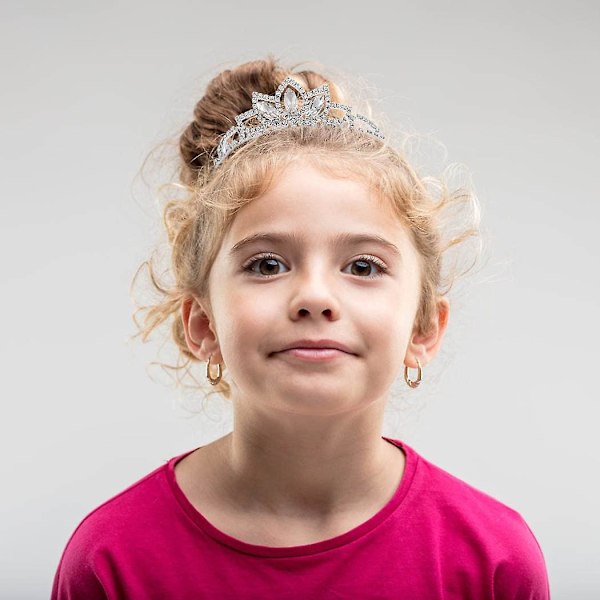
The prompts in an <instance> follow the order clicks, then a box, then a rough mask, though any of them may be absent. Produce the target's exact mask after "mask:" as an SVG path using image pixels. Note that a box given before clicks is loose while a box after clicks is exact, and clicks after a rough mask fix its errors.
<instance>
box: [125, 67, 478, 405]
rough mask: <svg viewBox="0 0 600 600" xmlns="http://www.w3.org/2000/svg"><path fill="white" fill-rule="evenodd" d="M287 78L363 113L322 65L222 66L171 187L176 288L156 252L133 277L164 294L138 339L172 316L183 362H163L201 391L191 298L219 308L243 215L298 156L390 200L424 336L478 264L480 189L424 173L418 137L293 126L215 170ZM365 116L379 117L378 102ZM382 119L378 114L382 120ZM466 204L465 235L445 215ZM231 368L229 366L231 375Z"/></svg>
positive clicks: (167, 223) (167, 219)
mask: <svg viewBox="0 0 600 600" xmlns="http://www.w3.org/2000/svg"><path fill="white" fill-rule="evenodd" d="M287 76H292V77H293V78H294V79H296V80H297V81H298V82H299V83H301V84H302V85H303V86H304V88H305V89H307V90H310V89H314V88H316V87H318V86H320V85H322V84H323V83H328V84H329V89H330V95H331V99H332V100H333V101H334V102H340V103H344V104H350V105H351V106H353V108H354V109H355V110H356V106H357V104H358V99H357V98H351V97H350V96H349V95H348V94H347V93H344V91H343V87H342V86H340V85H337V84H336V83H335V82H334V81H332V80H330V79H328V78H326V77H325V76H323V75H321V74H320V73H318V72H316V71H314V70H295V67H291V68H284V67H283V66H281V65H280V64H279V63H278V61H277V60H276V59H275V58H274V57H272V56H267V57H266V58H264V59H260V60H255V61H250V62H246V63H244V64H241V65H239V66H237V67H236V68H233V69H226V70H223V71H222V72H221V73H219V74H218V75H217V76H216V77H214V78H213V79H212V80H211V81H210V82H209V83H208V85H207V87H206V90H205V93H204V95H203V96H202V98H200V100H199V101H198V102H197V104H196V105H195V107H194V116H193V119H192V121H191V122H190V123H189V124H187V125H186V126H185V128H184V130H183V131H182V132H181V134H180V136H179V140H178V165H177V175H176V179H177V181H175V182H171V183H170V184H169V185H170V186H171V187H174V189H176V190H178V191H179V192H183V193H182V194H181V193H180V194H179V196H177V194H174V195H173V197H171V198H169V199H168V200H167V202H166V204H165V206H164V209H163V222H164V227H165V229H166V233H167V238H168V245H169V249H170V253H171V257H170V275H171V276H172V284H171V285H168V284H167V283H165V282H162V281H161V280H160V279H159V277H158V276H157V273H156V269H155V262H154V261H155V255H154V253H153V254H152V256H151V257H150V258H149V259H148V260H146V261H144V262H143V263H142V265H140V268H138V270H137V272H136V275H135V276H134V280H133V282H132V287H133V285H134V284H135V281H136V279H137V276H138V274H139V272H140V270H141V269H142V268H143V267H147V269H148V272H149V274H150V279H151V282H152V285H153V287H154V290H155V291H156V292H157V293H158V297H157V298H158V299H157V301H156V302H154V303H152V304H147V305H145V306H138V307H137V309H136V311H135V312H134V316H133V319H134V322H135V323H136V325H137V328H138V333H137V334H136V335H135V336H134V337H137V336H140V335H141V336H142V341H144V342H146V341H147V340H148V338H149V336H150V334H151V333H152V331H153V330H155V329H156V328H157V327H159V326H160V325H161V324H163V323H166V322H170V325H171V328H170V331H171V337H172V339H173V340H174V342H175V344H176V346H177V348H178V350H179V355H178V364H176V365H166V364H164V365H162V366H163V367H164V368H168V369H173V370H174V371H175V373H176V374H178V375H180V376H181V377H177V378H176V380H177V382H178V383H182V382H183V379H184V378H185V376H189V377H191V379H192V380H193V381H194V382H195V385H194V386H192V387H194V388H196V387H197V388H201V387H202V386H201V385H200V384H199V383H198V382H197V380H196V378H194V377H193V373H192V369H191V367H192V365H193V364H194V362H198V358H197V357H196V356H195V355H194V354H193V353H192V352H190V350H189V348H188V345H187V342H186V339H185V335H184V329H183V322H182V318H181V308H182V304H183V302H184V300H185V299H186V298H188V297H189V296H190V295H193V296H195V297H201V298H203V299H205V300H206V307H207V312H209V314H212V309H211V306H210V302H209V290H208V276H209V273H210V270H211V266H212V264H213V262H214V260H215V257H216V255H217V253H218V251H219V248H220V246H221V242H222V240H223V238H224V235H225V233H226V232H227V230H228V229H229V227H230V225H231V223H232V221H233V219H234V218H235V215H236V212H237V211H238V210H239V209H240V208H242V207H243V206H245V205H246V204H248V203H249V202H252V201H253V200H254V199H256V198H258V197H259V196H260V195H261V194H263V193H264V192H265V191H266V190H267V189H268V187H269V185H270V183H271V182H272V180H273V178H274V177H276V175H277V174H278V173H280V172H281V171H282V170H283V169H285V167H286V166H287V165H289V164H290V163H292V162H293V161H295V160H298V159H299V158H302V159H304V160H307V161H310V163H311V164H313V165H314V166H316V167H317V168H319V169H321V171H323V172H325V173H327V174H331V175H333V176H344V175H345V176H352V177H353V178H360V179H361V180H362V181H364V182H366V183H367V184H368V185H369V186H371V187H372V188H373V189H375V190H377V192H379V194H378V197H379V198H382V199H385V200H384V201H386V202H388V203H389V205H391V207H392V208H393V213H394V215H395V216H397V218H398V219H400V220H401V222H402V223H403V224H405V225H406V226H407V228H408V230H409V231H410V232H411V236H412V242H413V244H414V247H415V249H416V250H417V254H418V256H419V262H420V268H421V289H420V301H419V308H418V311H417V314H416V317H415V329H416V331H418V332H419V333H426V332H427V331H428V328H429V326H430V325H431V324H432V322H433V321H434V319H435V317H436V315H437V299H438V297H439V296H440V295H446V294H447V293H448V292H449V291H450V289H451V288H452V286H453V284H454V282H455V281H456V280H457V279H458V278H459V277H461V276H462V275H464V274H466V273H467V272H468V271H469V270H470V269H471V268H472V267H473V266H474V265H475V263H476V261H477V257H478V255H479V252H480V242H479V240H480V231H479V221H480V210H479V204H478V201H477V198H476V196H475V194H474V192H473V191H472V190H470V189H469V188H468V187H463V186H460V187H458V188H456V189H454V190H451V189H449V187H448V184H447V182H446V180H445V173H446V172H445V173H444V174H443V175H442V176H441V177H429V176H427V177H426V176H422V175H420V174H419V173H418V172H417V170H416V168H415V167H414V166H413V165H411V164H410V163H409V162H408V159H407V158H406V152H405V149H406V147H407V143H409V142H410V137H407V138H406V139H405V140H404V142H403V144H402V148H401V149H400V150H397V149H395V147H394V146H393V145H392V144H391V143H390V142H388V137H389V136H386V140H381V139H378V138H375V137H373V136H370V135H366V134H365V133H363V132H360V131H356V130H352V129H349V128H345V127H311V126H307V127H290V128H286V129H281V130H277V131H275V132H270V133H269V134H268V135H263V136H260V137H258V138H256V139H253V140H251V141H250V142H248V143H246V144H245V145H244V146H242V147H241V148H239V149H238V150H236V151H235V152H233V153H232V155H231V156H229V157H228V158H227V159H226V160H225V161H224V163H223V164H222V165H220V166H219V167H218V168H217V169H215V168H214V167H213V157H214V156H215V152H216V147H217V144H218V142H219V139H220V136H222V135H223V134H224V133H225V132H226V131H227V130H228V129H229V128H230V127H231V126H232V125H235V117H236V115H238V114H240V113H242V112H244V111H246V110H249V109H250V108H251V106H252V92H253V91H258V92H262V93H264V94H272V93H273V91H274V90H275V89H276V88H277V87H278V86H279V84H280V83H281V81H282V80H283V79H284V78H285V77H287ZM357 95H358V94H357ZM353 100H356V101H355V102H353ZM361 112H363V114H366V113H370V112H371V107H370V106H368V107H367V109H366V111H361ZM381 121H382V119H381V118H380V119H378V120H376V122H377V123H378V124H379V123H380V122H381ZM457 207H463V208H464V207H466V208H467V213H466V216H463V215H462V214H461V216H460V217H459V220H460V222H459V223H458V231H456V230H455V229H453V228H452V227H447V225H448V224H449V223H450V220H448V219H447V218H446V216H447V215H452V214H454V213H455V212H456V211H455V209H456V208H457ZM469 238H471V239H475V240H477V241H478V243H479V246H478V247H477V249H476V251H475V254H474V257H473V261H472V262H471V264H470V266H469V267H467V268H466V269H464V270H459V268H458V265H457V264H454V265H453V266H452V267H451V268H450V269H448V272H445V271H446V269H444V264H443V260H442V259H443V257H444V255H445V253H446V252H447V251H448V250H449V249H450V248H452V247H454V246H457V245H459V244H461V243H462V242H465V241H466V240H467V239H469ZM141 311H143V312H145V315H144V321H143V324H140V323H139V322H138V320H137V318H136V317H137V314H138V313H139V312H141ZM159 364H161V363H159ZM225 368H226V365H223V372H224V370H225ZM204 385H205V386H206V387H211V388H212V386H207V385H206V384H204ZM210 393H220V394H221V395H222V396H223V397H225V398H226V399H229V398H230V394H231V388H230V385H229V383H228V382H227V380H226V378H225V376H223V377H222V379H221V381H220V382H219V384H218V385H217V386H215V387H214V389H213V392H209V395H210ZM205 397H206V396H205Z"/></svg>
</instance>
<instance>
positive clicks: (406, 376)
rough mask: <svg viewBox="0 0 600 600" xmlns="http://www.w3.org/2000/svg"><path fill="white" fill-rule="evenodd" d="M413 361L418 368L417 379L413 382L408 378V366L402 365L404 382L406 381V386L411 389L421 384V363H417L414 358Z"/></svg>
mask: <svg viewBox="0 0 600 600" xmlns="http://www.w3.org/2000/svg"><path fill="white" fill-rule="evenodd" d="M415 360H416V361H417V365H418V366H417V378H416V379H415V380H414V381H412V380H411V379H409V378H408V366H406V365H404V380H405V381H406V383H407V384H408V386H409V387H411V388H416V387H419V384H420V383H421V375H422V374H423V370H422V369H421V363H420V362H419V359H418V358H416V359H415Z"/></svg>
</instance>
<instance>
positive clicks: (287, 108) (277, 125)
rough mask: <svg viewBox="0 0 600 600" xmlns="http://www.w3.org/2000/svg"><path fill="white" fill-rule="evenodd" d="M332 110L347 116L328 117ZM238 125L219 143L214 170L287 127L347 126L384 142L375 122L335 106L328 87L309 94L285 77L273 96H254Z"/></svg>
mask: <svg viewBox="0 0 600 600" xmlns="http://www.w3.org/2000/svg"><path fill="white" fill-rule="evenodd" d="M282 97H283V99H282ZM331 109H336V110H340V111H343V112H344V116H343V117H334V116H329V111H330V110H331ZM235 121H236V125H234V126H233V127H231V128H230V129H228V130H227V132H226V133H225V134H224V135H223V137H222V138H221V140H220V141H219V145H218V146H217V157H216V158H215V159H214V166H215V168H216V167H218V166H219V165H220V164H221V163H222V162H223V161H224V160H225V159H226V158H227V157H228V156H229V155H230V154H231V153H232V152H233V151H234V150H235V149H236V148H238V147H239V146H242V145H243V144H245V143H246V142H249V141H250V140H252V139H254V138H257V137H259V136H261V135H264V134H265V133H268V132H269V131H273V130H277V129H284V128H286V127H302V126H305V125H325V126H328V127H342V126H344V125H347V126H348V127H349V128H350V129H358V130H360V131H364V132H366V133H369V134H371V135H373V136H375V137H378V138H380V139H382V140H383V139H385V138H384V136H383V135H382V133H381V132H380V131H379V128H378V127H377V125H375V123H373V121H371V120H370V119H367V117H365V116H363V115H359V114H353V113H352V108H351V107H350V106H348V105H347V104H340V103H339V102H332V101H331V97H330V95H329V85H328V84H327V83H324V84H323V85H321V86H319V87H318V88H315V89H313V90H310V91H308V92H307V91H306V90H305V89H304V87H302V85H301V84H300V83H298V82H297V81H296V80H295V79H293V78H292V77H286V78H285V79H284V80H283V81H282V82H281V84H280V85H279V87H278V88H277V90H276V91H275V94H274V95H273V96H269V95H267V94H261V93H259V92H252V108H251V109H250V110H247V111H246V112H243V113H241V114H239V115H237V117H236V118H235Z"/></svg>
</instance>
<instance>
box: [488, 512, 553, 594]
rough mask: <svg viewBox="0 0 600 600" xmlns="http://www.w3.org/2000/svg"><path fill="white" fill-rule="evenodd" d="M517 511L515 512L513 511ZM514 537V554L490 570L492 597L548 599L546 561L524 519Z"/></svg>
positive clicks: (548, 586)
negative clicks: (492, 576)
mask: <svg viewBox="0 0 600 600" xmlns="http://www.w3.org/2000/svg"><path fill="white" fill-rule="evenodd" d="M517 514H518V513H517ZM519 517H520V519H521V521H522V524H523V528H522V532H523V533H522V535H521V536H520V537H519V539H516V540H514V546H513V548H514V554H513V555H512V556H511V557H510V558H507V559H506V560H503V561H501V562H500V563H499V564H498V566H497V568H496V570H495V572H494V598H495V600H550V584H549V581H548V571H547V569H546V561H545V559H544V555H543V553H542V549H541V547H540V544H539V542H538V541H537V539H536V537H535V535H534V534H533V532H532V531H531V529H530V527H529V525H528V524H527V522H526V521H525V520H524V519H523V517H522V516H521V515H520V514H519Z"/></svg>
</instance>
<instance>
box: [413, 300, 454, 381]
mask: <svg viewBox="0 0 600 600" xmlns="http://www.w3.org/2000/svg"><path fill="white" fill-rule="evenodd" d="M449 312H450V302H449V301H448V298H446V297H445V296H440V297H439V298H438V301H437V314H436V316H435V318H434V319H433V321H432V322H431V324H430V326H429V329H428V331H427V333H425V334H416V333H415V334H413V336H412V338H411V340H410V343H409V345H408V348H407V350H406V356H405V358H404V364H405V365H406V366H407V367H410V368H413V369H416V368H417V367H418V365H417V361H416V359H417V358H418V359H419V362H420V363H421V366H422V367H424V366H425V365H426V364H427V363H428V362H430V361H431V360H432V359H433V357H434V356H435V355H436V354H437V353H438V351H439V349H440V345H441V343H442V338H443V337H444V333H445V332H446V327H447V326H448V315H449Z"/></svg>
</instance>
